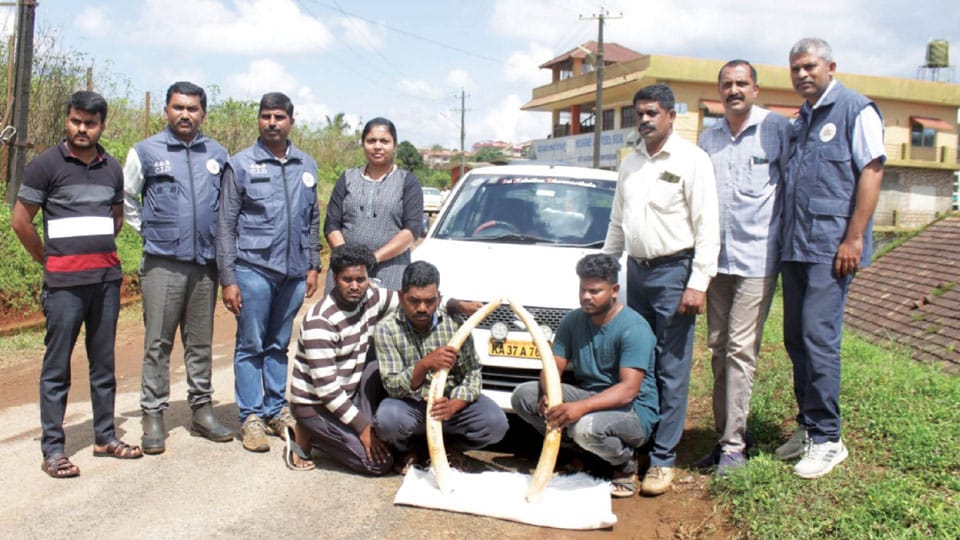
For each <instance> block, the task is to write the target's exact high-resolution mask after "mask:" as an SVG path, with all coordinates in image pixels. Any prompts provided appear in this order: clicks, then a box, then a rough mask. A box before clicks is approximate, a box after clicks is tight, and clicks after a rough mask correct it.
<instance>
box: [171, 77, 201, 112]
mask: <svg viewBox="0 0 960 540" xmlns="http://www.w3.org/2000/svg"><path fill="white" fill-rule="evenodd" d="M174 94H183V95H185V96H197V97H199V98H200V108H201V109H203V112H207V93H206V92H204V91H203V88H201V87H199V86H197V85H195V84H193V83H192V82H188V81H177V82H175V83H173V84H171V85H170V88H167V105H169V104H170V98H172V97H173V95H174Z"/></svg>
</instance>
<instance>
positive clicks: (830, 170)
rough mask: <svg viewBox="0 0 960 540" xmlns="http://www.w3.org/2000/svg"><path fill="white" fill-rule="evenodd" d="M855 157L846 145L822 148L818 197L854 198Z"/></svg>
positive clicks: (847, 199)
mask: <svg viewBox="0 0 960 540" xmlns="http://www.w3.org/2000/svg"><path fill="white" fill-rule="evenodd" d="M851 179H854V173H853V156H852V155H851V153H850V149H849V148H848V147H847V145H845V144H828V145H824V146H822V147H821V148H820V159H819V160H818V165H817V193H816V196H817V197H824V198H836V199H844V200H845V201H844V202H848V201H849V200H850V199H852V198H853V189H854V182H852V181H851Z"/></svg>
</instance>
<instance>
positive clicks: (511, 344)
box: [488, 339, 540, 360]
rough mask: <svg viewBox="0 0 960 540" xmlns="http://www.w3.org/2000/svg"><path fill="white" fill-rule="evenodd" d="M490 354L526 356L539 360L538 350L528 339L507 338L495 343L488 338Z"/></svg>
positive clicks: (515, 356) (514, 356)
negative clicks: (515, 339) (514, 339)
mask: <svg viewBox="0 0 960 540" xmlns="http://www.w3.org/2000/svg"><path fill="white" fill-rule="evenodd" d="M488 352H489V354H490V356H509V357H512V358H528V359H531V360H540V350H539V349H537V346H536V345H534V344H533V343H531V342H529V341H512V340H509V339H508V340H507V341H504V342H503V343H497V342H496V341H493V340H490V344H489V345H488Z"/></svg>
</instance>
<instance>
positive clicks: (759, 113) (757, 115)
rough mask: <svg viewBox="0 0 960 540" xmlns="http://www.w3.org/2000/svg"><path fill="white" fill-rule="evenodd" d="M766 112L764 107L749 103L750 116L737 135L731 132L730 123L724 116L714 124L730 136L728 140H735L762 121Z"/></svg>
mask: <svg viewBox="0 0 960 540" xmlns="http://www.w3.org/2000/svg"><path fill="white" fill-rule="evenodd" d="M767 112H768V111H765V110H764V109H761V108H759V107H757V106H756V105H751V106H750V116H748V117H747V122H746V123H745V124H744V125H743V129H741V130H740V133H739V134H737V135H734V134H733V132H732V131H730V124H728V123H727V118H726V117H724V118H723V119H722V120H720V121H719V122H717V124H715V125H717V126H719V129H722V130H723V131H724V133H726V134H727V136H728V137H730V140H733V141H735V140H737V137H742V136H743V134H744V133H746V132H747V130H748V129H750V127H751V126H757V125H760V123H761V122H763V119H764V118H765V117H766V116H767Z"/></svg>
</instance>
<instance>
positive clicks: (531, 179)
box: [434, 173, 616, 246]
mask: <svg viewBox="0 0 960 540" xmlns="http://www.w3.org/2000/svg"><path fill="white" fill-rule="evenodd" d="M463 181H464V182H466V184H465V185H464V186H463V187H462V188H461V189H460V190H459V191H457V194H456V199H455V200H454V201H453V202H452V204H451V206H450V209H449V211H447V212H446V214H445V215H444V216H442V218H441V222H440V223H439V224H438V225H437V228H436V233H435V234H434V236H435V237H436V238H445V239H450V240H479V241H486V242H491V241H495V242H510V243H547V244H564V245H571V246H599V245H602V244H603V240H604V238H605V237H606V234H607V225H608V223H609V222H610V208H611V206H612V205H613V193H614V190H615V189H616V181H615V180H603V179H593V178H569V177H553V176H527V175H504V174H490V173H482V174H476V173H474V174H471V175H469V176H468V177H467V178H465V179H464V180H463Z"/></svg>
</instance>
